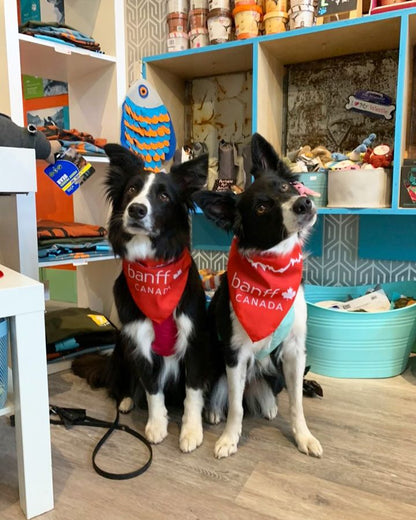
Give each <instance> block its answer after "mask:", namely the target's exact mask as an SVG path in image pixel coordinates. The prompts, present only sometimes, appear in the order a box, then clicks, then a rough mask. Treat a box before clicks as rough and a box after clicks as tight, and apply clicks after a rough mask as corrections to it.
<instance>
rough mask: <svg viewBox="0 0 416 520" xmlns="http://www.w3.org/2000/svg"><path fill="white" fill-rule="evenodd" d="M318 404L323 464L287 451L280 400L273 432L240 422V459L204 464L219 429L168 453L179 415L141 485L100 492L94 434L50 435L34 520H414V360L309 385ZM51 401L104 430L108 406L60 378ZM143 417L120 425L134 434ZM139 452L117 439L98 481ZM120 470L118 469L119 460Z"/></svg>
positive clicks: (11, 498)
mask: <svg viewBox="0 0 416 520" xmlns="http://www.w3.org/2000/svg"><path fill="white" fill-rule="evenodd" d="M312 377H313V378H314V379H316V380H317V381H319V382H320V383H321V385H322V387H323V390H324V398H323V399H322V400H320V399H310V398H306V399H305V414H306V417H307V421H308V424H309V427H310V429H311V430H312V432H313V433H314V435H316V436H317V437H318V438H319V440H320V441H321V443H322V446H323V449H324V456H323V458H322V459H320V460H319V459H314V458H309V457H307V456H305V455H303V454H301V453H299V452H298V451H297V449H296V448H295V446H294V444H293V439H292V436H291V433H290V429H289V426H288V422H287V420H288V405H287V395H286V394H285V393H284V394H282V395H281V396H280V401H279V404H280V408H279V416H278V418H277V419H275V420H274V421H271V422H268V421H266V420H264V419H256V418H246V419H245V422H244V425H243V438H242V440H241V443H240V448H239V451H238V453H237V454H236V455H233V456H232V457H230V458H228V459H222V460H216V459H215V458H214V457H213V449H214V443H215V441H216V439H217V437H218V436H219V434H220V432H221V431H222V428H223V425H218V426H208V425H207V426H206V431H205V438H204V443H203V445H202V446H201V447H200V448H199V449H198V450H197V451H195V452H193V453H192V454H188V455H185V454H182V453H180V452H179V449H178V431H179V428H178V417H179V416H178V414H177V413H172V421H171V423H170V426H169V436H168V438H167V439H166V440H165V441H164V442H163V443H162V444H161V445H158V446H155V447H154V462H153V464H152V466H151V467H150V469H149V470H148V471H147V472H146V473H145V474H144V475H142V476H140V477H137V478H135V479H133V480H128V481H120V482H117V481H111V480H107V479H104V478H102V477H100V476H98V475H97V474H96V473H95V472H94V470H93V468H92V466H91V452H92V449H93V447H94V446H95V444H96V442H97V440H98V439H99V437H100V435H102V431H100V430H97V429H88V428H80V427H78V428H74V429H72V430H70V431H68V430H65V429H64V428H63V427H61V426H52V457H53V469H54V490H55V509H54V511H52V512H50V513H47V514H45V515H43V516H42V517H41V518H42V519H44V520H78V519H82V520H84V519H86V520H130V519H132V520H133V519H134V520H147V519H149V520H150V519H151V520H159V519H163V520H164V519H175V520H176V519H177V520H182V519H189V520H191V519H192V520H196V519H200V520H205V519H209V520H211V519H214V520H217V519H218V520H228V519H230V520H233V519H236V520H237V519H238V520H241V519H249V520H257V519H279V520H298V519H299V520H301V519H302V520H326V519H328V520H342V519H348V520H360V519H365V520H401V519H406V520H409V519H411V518H416V357H413V358H412V359H411V363H410V367H409V368H408V370H407V371H406V372H405V373H404V374H402V375H401V376H398V377H395V378H391V379H378V380H345V379H344V380H343V379H332V378H327V377H322V376H315V375H312V376H311V378H312ZM49 382H50V401H51V403H53V404H56V405H61V406H82V407H86V408H87V411H88V413H89V414H90V415H93V416H96V417H100V418H103V419H107V420H110V419H112V418H113V415H114V410H113V406H114V405H113V403H112V401H110V400H109V399H107V398H106V397H105V393H104V392H103V391H92V390H90V389H89V388H88V387H87V385H86V384H85V383H84V381H82V380H80V379H78V378H77V377H75V376H73V375H72V374H71V373H69V372H67V373H61V374H54V375H52V376H50V378H49ZM145 419H146V415H145V412H133V413H132V414H130V415H129V416H126V417H123V422H126V423H128V424H131V425H133V426H134V427H135V428H137V429H138V430H139V431H141V432H143V430H144V425H145ZM0 454H1V455H0V519H1V520H17V519H23V518H24V516H23V513H22V512H21V510H20V507H19V502H18V486H17V470H16V453H15V443H14V431H13V429H12V428H11V427H10V426H9V425H8V421H7V419H6V418H4V417H2V418H1V419H0ZM144 455H145V452H144V450H143V449H142V448H141V447H140V444H139V443H137V441H134V440H133V441H132V442H131V441H130V437H129V436H128V435H126V434H124V433H118V434H116V436H115V437H114V438H113V439H112V440H111V442H109V443H108V449H106V453H105V454H103V455H102V456H101V458H100V462H101V465H102V466H105V467H106V468H107V469H109V470H114V471H117V470H119V471H123V470H126V471H127V470H128V469H134V468H135V467H136V466H137V464H138V463H139V461H140V460H141V458H142V459H143V457H144ZM123 459H124V461H126V463H124V464H123V462H122V460H123Z"/></svg>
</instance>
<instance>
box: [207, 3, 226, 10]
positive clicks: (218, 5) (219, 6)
mask: <svg viewBox="0 0 416 520" xmlns="http://www.w3.org/2000/svg"><path fill="white" fill-rule="evenodd" d="M208 8H209V10H210V11H212V10H214V9H227V10H228V11H229V10H230V0H209V1H208Z"/></svg>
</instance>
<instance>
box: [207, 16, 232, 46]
mask: <svg viewBox="0 0 416 520" xmlns="http://www.w3.org/2000/svg"><path fill="white" fill-rule="evenodd" d="M207 25H208V35H209V41H210V43H214V44H215V43H225V42H228V41H230V40H231V38H232V30H233V18H232V15H231V11H229V10H228V9H214V10H213V11H210V12H209V13H208V16H207Z"/></svg>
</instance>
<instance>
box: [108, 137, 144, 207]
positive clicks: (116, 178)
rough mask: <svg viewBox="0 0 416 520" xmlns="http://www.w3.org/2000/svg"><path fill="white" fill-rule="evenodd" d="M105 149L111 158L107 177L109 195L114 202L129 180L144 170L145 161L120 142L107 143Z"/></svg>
mask: <svg viewBox="0 0 416 520" xmlns="http://www.w3.org/2000/svg"><path fill="white" fill-rule="evenodd" d="M104 151H105V153H106V154H107V156H108V158H109V159H110V169H109V171H108V174H107V177H106V179H105V185H106V187H107V197H108V198H109V199H110V200H111V201H112V202H114V201H115V199H116V197H117V196H118V195H119V194H120V193H122V192H123V189H124V186H125V185H126V183H127V182H128V180H129V179H130V178H131V177H132V176H133V175H137V174H138V173H140V172H142V171H143V168H144V162H143V159H142V158H141V157H139V156H138V155H136V154H135V153H133V152H131V151H130V150H127V148H124V146H120V145H119V144H115V143H111V144H106V145H105V146H104Z"/></svg>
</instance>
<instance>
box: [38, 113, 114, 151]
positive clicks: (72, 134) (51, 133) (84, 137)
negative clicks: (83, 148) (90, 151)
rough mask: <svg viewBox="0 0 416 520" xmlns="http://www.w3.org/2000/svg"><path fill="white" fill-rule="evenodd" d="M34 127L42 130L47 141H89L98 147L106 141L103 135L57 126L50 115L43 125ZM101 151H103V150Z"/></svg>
mask: <svg viewBox="0 0 416 520" xmlns="http://www.w3.org/2000/svg"><path fill="white" fill-rule="evenodd" d="M36 129H37V130H38V131H39V132H42V133H43V134H44V135H45V136H46V138H47V139H48V140H49V141H56V140H59V141H61V142H62V143H65V145H66V146H69V143H71V144H72V143H73V144H78V143H81V142H84V143H90V144H91V145H93V146H96V147H98V148H103V147H104V145H105V144H106V143H107V139H104V138H103V137H94V136H92V135H91V134H89V133H87V132H81V131H80V130H77V129H76V128H71V129H69V130H67V129H65V128H59V126H57V125H56V124H55V122H54V121H53V120H52V119H51V118H50V117H48V118H47V119H45V124H44V126H38V127H37V128H36ZM102 153H104V151H103V150H102Z"/></svg>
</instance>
